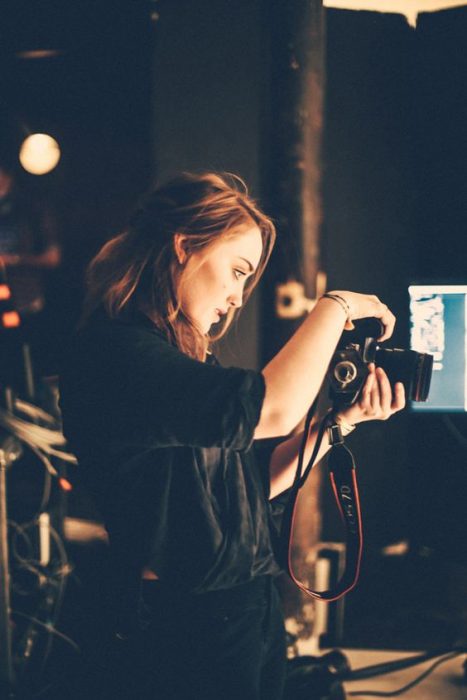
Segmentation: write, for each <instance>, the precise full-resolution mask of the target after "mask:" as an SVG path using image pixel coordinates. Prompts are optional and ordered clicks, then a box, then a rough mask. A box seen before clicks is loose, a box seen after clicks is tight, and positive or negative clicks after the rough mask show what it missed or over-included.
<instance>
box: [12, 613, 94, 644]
mask: <svg viewBox="0 0 467 700" xmlns="http://www.w3.org/2000/svg"><path fill="white" fill-rule="evenodd" d="M11 613H12V615H19V616H20V617H24V618H25V619H26V620H30V621H31V622H34V624H35V625H38V626H39V627H42V628H43V629H45V630H46V632H48V633H49V634H54V635H55V636H56V637H58V638H59V639H63V641H64V642H67V644H69V645H70V646H71V647H73V649H74V650H75V651H76V653H77V654H81V649H80V647H79V646H78V645H77V644H76V642H74V641H73V640H72V639H71V638H70V637H67V635H66V634H63V632H60V631H59V630H58V629H56V628H55V627H53V626H52V625H51V624H50V623H47V622H42V620H39V619H38V618H37V617H34V615H28V614H27V613H23V612H21V611H20V610H12V611H11Z"/></svg>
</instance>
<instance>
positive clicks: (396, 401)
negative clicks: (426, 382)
mask: <svg viewBox="0 0 467 700" xmlns="http://www.w3.org/2000/svg"><path fill="white" fill-rule="evenodd" d="M404 406H405V387H404V385H403V384H402V382H396V384H395V386H394V398H393V401H392V404H391V410H392V412H393V413H396V411H401V410H402V409H403V408H404Z"/></svg>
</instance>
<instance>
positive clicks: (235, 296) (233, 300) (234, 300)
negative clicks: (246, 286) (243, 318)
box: [227, 290, 243, 308]
mask: <svg viewBox="0 0 467 700" xmlns="http://www.w3.org/2000/svg"><path fill="white" fill-rule="evenodd" d="M227 302H228V304H229V306H235V307H237V308H239V307H240V306H241V305H242V303H243V290H242V291H235V292H232V294H230V295H229V296H228V297H227Z"/></svg>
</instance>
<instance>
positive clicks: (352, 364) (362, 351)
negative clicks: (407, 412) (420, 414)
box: [328, 318, 433, 408]
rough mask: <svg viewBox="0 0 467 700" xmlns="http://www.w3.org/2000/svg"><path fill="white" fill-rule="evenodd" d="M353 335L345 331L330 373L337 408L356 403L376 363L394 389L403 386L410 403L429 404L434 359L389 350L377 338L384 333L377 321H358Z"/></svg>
mask: <svg viewBox="0 0 467 700" xmlns="http://www.w3.org/2000/svg"><path fill="white" fill-rule="evenodd" d="M354 325H355V329H354V330H353V331H350V332H349V331H344V333H343V334H342V336H341V339H340V341H339V344H338V346H337V349H336V352H335V353H334V355H333V357H332V360H331V363H330V365H329V370H328V379H329V394H330V398H331V400H332V402H333V404H334V406H335V407H336V408H343V407H345V406H351V405H352V404H353V403H355V401H357V399H358V397H359V395H360V392H361V389H362V387H363V385H364V383H365V380H366V378H367V376H368V374H369V369H368V365H369V364H370V363H371V362H374V363H375V365H376V366H377V367H382V368H383V369H384V371H385V372H386V374H387V376H388V379H389V381H390V383H391V385H392V386H394V384H395V383H396V382H402V383H403V385H404V387H405V395H406V398H407V400H411V401H426V400H427V398H428V393H429V390H430V382H431V375H432V370H433V356H432V355H429V354H428V353H420V352H416V351H415V350H402V349H400V348H386V347H381V346H380V345H378V342H377V340H376V338H378V337H379V336H380V335H381V334H382V332H383V327H382V325H381V323H380V322H379V321H378V320H377V319H374V318H371V319H361V320H360V321H355V324H354Z"/></svg>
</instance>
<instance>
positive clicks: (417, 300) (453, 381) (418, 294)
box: [409, 284, 467, 412]
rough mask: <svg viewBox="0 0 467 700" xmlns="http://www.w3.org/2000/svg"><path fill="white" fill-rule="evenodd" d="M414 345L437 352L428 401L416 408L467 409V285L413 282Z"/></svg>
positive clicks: (411, 317)
mask: <svg viewBox="0 0 467 700" xmlns="http://www.w3.org/2000/svg"><path fill="white" fill-rule="evenodd" d="M409 295H410V346H411V349H412V350H416V351H417V352H428V353H430V354H431V355H433V358H434V359H433V376H432V379H431V387H430V393H429V396H428V399H427V401H425V402H413V403H412V409H413V410H414V411H440V412H441V411H445V412H459V411H467V377H466V367H467V361H466V348H467V335H466V334H467V285H448V284H447V285H442V284H431V285H412V286H410V287H409Z"/></svg>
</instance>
